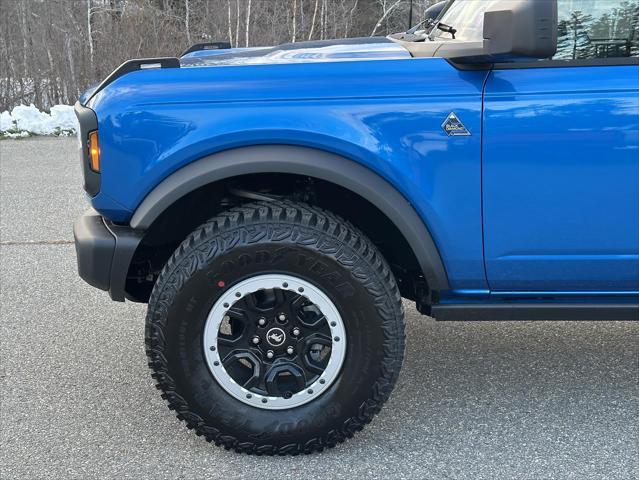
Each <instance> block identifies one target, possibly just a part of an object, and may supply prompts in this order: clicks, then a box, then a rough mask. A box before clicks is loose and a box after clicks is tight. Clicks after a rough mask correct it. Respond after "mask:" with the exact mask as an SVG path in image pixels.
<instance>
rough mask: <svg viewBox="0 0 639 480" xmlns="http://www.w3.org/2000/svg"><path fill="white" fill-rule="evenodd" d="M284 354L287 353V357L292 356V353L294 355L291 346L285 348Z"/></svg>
mask: <svg viewBox="0 0 639 480" xmlns="http://www.w3.org/2000/svg"><path fill="white" fill-rule="evenodd" d="M286 353H288V354H289V355H293V353H295V349H294V348H293V347H291V346H288V347H286Z"/></svg>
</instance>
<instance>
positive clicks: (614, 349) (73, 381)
mask: <svg viewBox="0 0 639 480" xmlns="http://www.w3.org/2000/svg"><path fill="white" fill-rule="evenodd" d="M75 142H76V141H75V139H72V138H66V139H59V138H40V139H27V140H3V141H0V192H1V193H0V242H1V243H0V342H1V343H0V351H1V362H0V390H1V391H0V394H1V397H0V401H1V404H0V478H2V479H3V480H13V479H29V480H31V479H44V478H55V479H67V478H69V479H83V480H84V479H92V478H100V479H102V478H107V479H111V478H113V479H116V478H117V479H125V478H135V479H146V478H153V479H160V478H167V479H174V478H180V479H203V478H206V479H235V478H251V479H254V478H259V479H264V480H267V479H278V480H282V479H289V478H300V479H322V480H333V479H376V478H385V479H404V478H414V479H466V478H468V479H473V480H477V479H518V480H519V479H532V480H540V479H547V478H548V479H550V478H553V479H554V478H556V479H590V478H593V479H595V478H597V479H599V478H602V479H603V478H606V479H615V480H621V479H636V478H639V386H638V380H639V363H638V362H639V322H636V323H633V322H535V323H528V322H451V323H438V322H435V321H433V320H432V319H430V318H428V317H423V316H420V315H419V314H418V313H417V312H416V311H415V309H414V308H413V306H412V305H409V304H408V303H407V304H406V307H407V340H408V343H407V352H406V360H405V363H404V367H403V371H402V375H401V377H400V380H399V383H398V385H397V388H396V389H395V392H394V393H393V395H392V397H391V399H390V401H389V402H388V403H387V404H386V406H385V408H384V409H383V410H382V412H381V414H380V415H378V416H377V417H376V418H375V420H374V421H373V422H372V423H371V424H370V425H369V426H368V427H367V428H366V429H365V430H364V431H363V432H361V433H359V434H357V435H356V436H355V438H353V439H352V440H350V441H348V442H346V443H344V444H341V445H339V446H338V447H336V448H335V449H332V450H329V451H327V452H324V453H320V454H313V455H310V456H299V457H275V458H273V457H254V456H247V455H238V454H236V453H232V452H227V451H225V450H223V449H220V448H217V447H215V446H214V445H210V444H208V443H206V442H205V441H203V440H202V439H201V438H198V437H197V436H196V435H195V434H193V433H192V432H189V431H188V430H186V428H185V427H184V426H183V424H181V423H180V422H179V421H178V420H177V419H176V418H175V417H174V415H173V413H172V412H170V411H169V410H168V409H167V408H166V406H165V404H164V402H163V400H162V399H161V398H160V396H159V393H158V392H157V391H156V389H155V388H154V384H153V381H152V380H151V378H150V374H149V371H148V368H147V364H146V357H145V354H144V342H143V330H144V325H143V322H144V314H145V306H144V305H138V304H132V303H127V304H121V303H113V302H111V301H110V300H109V298H108V295H107V294H105V293H103V292H99V291H97V290H95V289H93V288H91V287H89V286H88V285H85V284H84V283H83V282H82V281H81V280H80V279H79V278H78V276H77V274H76V266H75V253H74V249H73V244H72V243H71V240H72V231H71V229H72V222H73V220H74V218H75V217H76V216H78V215H79V214H80V213H81V212H82V211H83V210H84V209H86V208H87V203H86V200H85V199H84V195H83V193H82V189H81V178H80V168H79V165H78V160H77V152H76V143H75Z"/></svg>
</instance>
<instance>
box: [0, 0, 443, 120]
mask: <svg viewBox="0 0 639 480" xmlns="http://www.w3.org/2000/svg"><path fill="white" fill-rule="evenodd" d="M433 2H434V0H413V4H415V5H416V7H415V8H416V9H417V11H419V10H420V9H423V8H425V7H426V5H428V4H430V3H433ZM409 3H410V1H409V0H384V1H382V0H362V1H358V0H0V12H1V14H0V110H5V109H10V108H12V107H13V106H15V105H18V104H28V103H34V104H35V105H37V106H38V107H40V108H48V107H50V106H51V105H54V104H56V103H73V102H74V101H75V100H76V99H77V98H78V95H79V94H80V92H81V91H83V90H84V89H86V88H87V87H88V86H89V85H91V84H94V83H96V82H98V81H100V80H101V79H102V78H104V77H105V76H107V75H108V74H109V73H110V72H111V71H113V69H114V68H115V67H117V66H118V65H119V64H121V63H122V62H123V61H125V60H126V59H128V58H133V57H156V56H174V55H177V54H179V52H180V51H182V50H184V49H185V48H186V47H187V46H189V45H190V44H192V43H197V42H207V41H219V40H223V39H228V41H229V42H230V43H231V44H232V45H233V46H234V47H238V46H243V47H245V46H248V47H250V46H257V45H277V44H280V43H283V42H290V41H292V42H299V41H301V40H314V39H325V38H343V37H349V36H366V35H368V34H370V33H371V31H372V32H373V33H374V34H376V35H380V34H386V33H390V32H392V31H400V30H405V29H406V28H407V25H406V19H407V18H408V15H407V13H408V5H409Z"/></svg>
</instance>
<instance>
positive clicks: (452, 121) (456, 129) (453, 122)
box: [442, 112, 470, 137]
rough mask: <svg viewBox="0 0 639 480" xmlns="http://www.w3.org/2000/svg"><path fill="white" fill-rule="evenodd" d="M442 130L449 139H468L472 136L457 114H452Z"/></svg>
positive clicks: (445, 121) (447, 118)
mask: <svg viewBox="0 0 639 480" xmlns="http://www.w3.org/2000/svg"><path fill="white" fill-rule="evenodd" d="M442 128H443V129H444V132H446V135H448V136H449V137H467V136H469V135H470V132H469V131H468V129H467V128H466V127H465V126H464V124H463V123H462V122H461V120H460V119H459V118H458V117H457V115H456V114H455V112H450V113H449V114H448V116H447V117H446V120H444V123H442Z"/></svg>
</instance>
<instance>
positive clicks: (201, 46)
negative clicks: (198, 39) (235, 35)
mask: <svg viewBox="0 0 639 480" xmlns="http://www.w3.org/2000/svg"><path fill="white" fill-rule="evenodd" d="M229 48H231V44H230V42H206V43H196V44H194V45H191V46H190V47H189V48H187V49H186V50H184V51H183V52H182V53H181V54H180V57H183V56H184V55H187V54H189V53H192V52H199V51H200V50H227V49H229Z"/></svg>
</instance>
